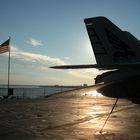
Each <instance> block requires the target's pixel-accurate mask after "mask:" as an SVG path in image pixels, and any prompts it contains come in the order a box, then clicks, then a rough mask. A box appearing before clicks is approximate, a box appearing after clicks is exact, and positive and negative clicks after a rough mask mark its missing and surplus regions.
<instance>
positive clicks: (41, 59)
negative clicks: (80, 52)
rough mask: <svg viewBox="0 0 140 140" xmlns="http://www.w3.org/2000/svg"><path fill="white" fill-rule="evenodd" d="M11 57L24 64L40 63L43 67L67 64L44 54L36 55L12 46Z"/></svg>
mask: <svg viewBox="0 0 140 140" xmlns="http://www.w3.org/2000/svg"><path fill="white" fill-rule="evenodd" d="M11 57H12V58H13V59H17V60H21V61H24V62H34V63H40V64H42V65H65V64H66V63H65V62H64V61H63V60H61V59H59V58H54V57H50V56H47V55H42V54H35V53H30V52H25V51H22V50H19V49H18V48H16V47H15V46H11Z"/></svg>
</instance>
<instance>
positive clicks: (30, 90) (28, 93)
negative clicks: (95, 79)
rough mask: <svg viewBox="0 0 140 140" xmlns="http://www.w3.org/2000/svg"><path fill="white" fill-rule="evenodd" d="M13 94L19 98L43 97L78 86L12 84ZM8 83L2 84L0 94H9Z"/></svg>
mask: <svg viewBox="0 0 140 140" xmlns="http://www.w3.org/2000/svg"><path fill="white" fill-rule="evenodd" d="M10 88H12V89H13V95H14V96H15V97H17V98H41V97H45V96H47V95H50V94H54V93H58V92H63V91H68V90H72V89H76V88H78V86H34V85H12V86H10ZM7 91H8V90H7V85H0V96H1V97H2V96H4V95H7V93H8V92H7Z"/></svg>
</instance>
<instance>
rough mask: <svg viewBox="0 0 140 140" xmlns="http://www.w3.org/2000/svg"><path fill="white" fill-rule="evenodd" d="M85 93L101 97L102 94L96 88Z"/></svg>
mask: <svg viewBox="0 0 140 140" xmlns="http://www.w3.org/2000/svg"><path fill="white" fill-rule="evenodd" d="M86 94H87V95H92V96H95V97H99V96H100V97H101V96H103V95H102V94H101V93H99V92H97V91H96V90H93V91H89V92H87V93H86Z"/></svg>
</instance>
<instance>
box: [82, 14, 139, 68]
mask: <svg viewBox="0 0 140 140" xmlns="http://www.w3.org/2000/svg"><path fill="white" fill-rule="evenodd" d="M84 21H85V24H86V28H87V32H88V35H89V38H90V41H91V45H92V48H93V51H94V54H95V58H96V61H97V64H98V65H102V64H124V63H133V62H135V63H136V62H140V42H139V40H137V39H136V38H135V37H134V36H133V35H132V34H130V33H129V32H126V31H122V30H121V29H119V28H118V27H117V26H116V25H114V24H113V23H112V22H111V21H109V20H108V19H107V18H105V17H95V18H88V19H85V20H84Z"/></svg>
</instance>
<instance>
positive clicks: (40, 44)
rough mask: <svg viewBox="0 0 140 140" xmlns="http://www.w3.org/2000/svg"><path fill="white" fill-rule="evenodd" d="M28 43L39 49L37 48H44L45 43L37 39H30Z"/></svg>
mask: <svg viewBox="0 0 140 140" xmlns="http://www.w3.org/2000/svg"><path fill="white" fill-rule="evenodd" d="M27 43H29V44H31V45H32V46H34V47H37V46H43V43H42V41H41V40H37V39H34V38H32V37H31V38H29V41H27Z"/></svg>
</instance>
